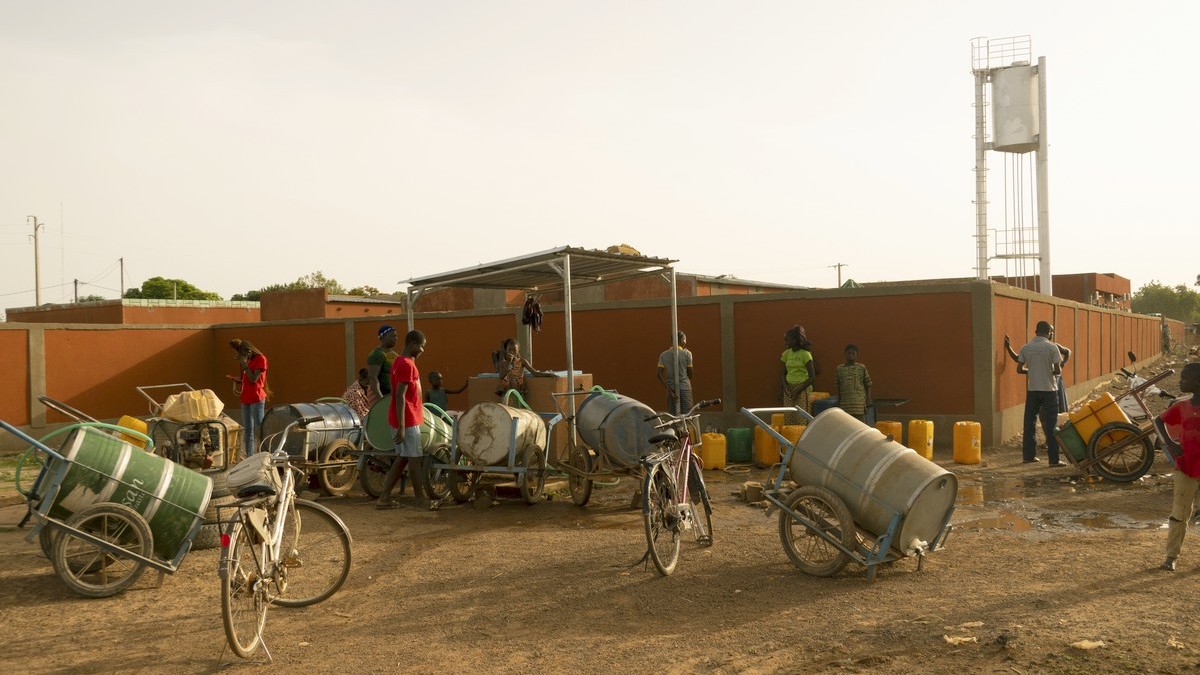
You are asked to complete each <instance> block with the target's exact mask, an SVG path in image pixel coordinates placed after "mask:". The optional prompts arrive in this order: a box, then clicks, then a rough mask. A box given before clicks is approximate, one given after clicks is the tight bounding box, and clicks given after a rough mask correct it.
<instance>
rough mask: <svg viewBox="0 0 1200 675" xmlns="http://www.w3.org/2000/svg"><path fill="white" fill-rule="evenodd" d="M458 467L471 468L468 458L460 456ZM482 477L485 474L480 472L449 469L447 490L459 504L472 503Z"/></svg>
mask: <svg viewBox="0 0 1200 675" xmlns="http://www.w3.org/2000/svg"><path fill="white" fill-rule="evenodd" d="M458 465H459V466H461V467H466V466H469V464H467V460H466V458H465V457H463V456H462V455H459V456H458ZM481 476H483V474H482V473H481V472H479V471H456V470H454V469H447V471H446V490H447V491H448V492H449V493H450V498H451V499H453V500H454V501H455V502H457V503H459V504H462V503H464V502H467V501H470V499H471V497H472V496H474V494H475V486H476V485H477V484H478V483H479V478H480V477H481Z"/></svg>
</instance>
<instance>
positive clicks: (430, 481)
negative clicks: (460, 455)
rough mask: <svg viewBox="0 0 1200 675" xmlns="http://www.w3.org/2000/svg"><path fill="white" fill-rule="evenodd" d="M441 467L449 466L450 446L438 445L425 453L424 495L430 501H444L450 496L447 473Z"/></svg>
mask: <svg viewBox="0 0 1200 675" xmlns="http://www.w3.org/2000/svg"><path fill="white" fill-rule="evenodd" d="M435 464H440V465H442V467H444V466H447V465H449V464H450V446H448V445H445V444H443V445H439V446H437V447H435V448H432V449H430V450H428V451H426V453H425V494H426V495H427V496H428V497H429V498H430V499H432V500H434V501H438V500H441V499H445V498H446V495H448V494H450V487H449V486H448V485H447V483H448V482H449V480H450V478H449V473H450V472H449V471H448V470H446V469H445V468H442V467H438V466H434V465H435Z"/></svg>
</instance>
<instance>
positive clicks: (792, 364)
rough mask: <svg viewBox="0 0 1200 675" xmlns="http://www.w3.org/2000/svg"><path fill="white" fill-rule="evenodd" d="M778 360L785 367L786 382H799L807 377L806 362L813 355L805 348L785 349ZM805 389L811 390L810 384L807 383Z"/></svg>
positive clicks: (811, 358)
mask: <svg viewBox="0 0 1200 675" xmlns="http://www.w3.org/2000/svg"><path fill="white" fill-rule="evenodd" d="M779 360H780V361H783V365H784V366H786V367H787V383H788V384H800V383H801V382H803V381H805V380H807V379H808V362H809V361H812V360H813V357H812V354H811V353H809V351H808V350H807V349H796V350H792V349H785V350H783V356H781V357H779ZM807 391H812V385H811V384H810V385H808V389H807Z"/></svg>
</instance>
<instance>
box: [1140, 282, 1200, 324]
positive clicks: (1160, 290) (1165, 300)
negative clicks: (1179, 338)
mask: <svg viewBox="0 0 1200 675" xmlns="http://www.w3.org/2000/svg"><path fill="white" fill-rule="evenodd" d="M1131 307H1132V309H1133V311H1135V312H1137V313H1138V314H1155V313H1158V314H1162V315H1163V316H1165V317H1168V318H1171V319H1178V320H1179V321H1183V322H1185V323H1194V322H1196V321H1198V320H1200V293H1197V292H1196V291H1193V290H1192V289H1190V288H1188V287H1187V286H1185V285H1183V284H1178V285H1176V286H1175V287H1174V288H1170V287H1167V286H1164V285H1163V284H1160V283H1158V282H1157V281H1151V282H1150V283H1148V284H1146V285H1145V286H1142V287H1141V288H1139V289H1138V290H1137V292H1136V293H1134V294H1133V302H1132V303H1131Z"/></svg>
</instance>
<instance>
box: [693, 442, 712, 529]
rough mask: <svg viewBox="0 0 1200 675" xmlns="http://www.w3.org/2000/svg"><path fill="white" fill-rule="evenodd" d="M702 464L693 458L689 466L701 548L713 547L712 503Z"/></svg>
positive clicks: (696, 527)
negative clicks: (701, 468) (701, 467)
mask: <svg viewBox="0 0 1200 675" xmlns="http://www.w3.org/2000/svg"><path fill="white" fill-rule="evenodd" d="M702 473H703V472H701V471H700V462H699V461H697V460H696V458H695V457H692V461H691V463H689V464H688V496H689V497H690V498H691V501H692V509H693V512H694V513H695V514H696V523H695V530H696V541H697V542H698V543H699V544H700V545H701V546H712V545H713V526H712V502H710V501H709V500H708V487H707V486H705V484H704V476H703V475H702Z"/></svg>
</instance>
